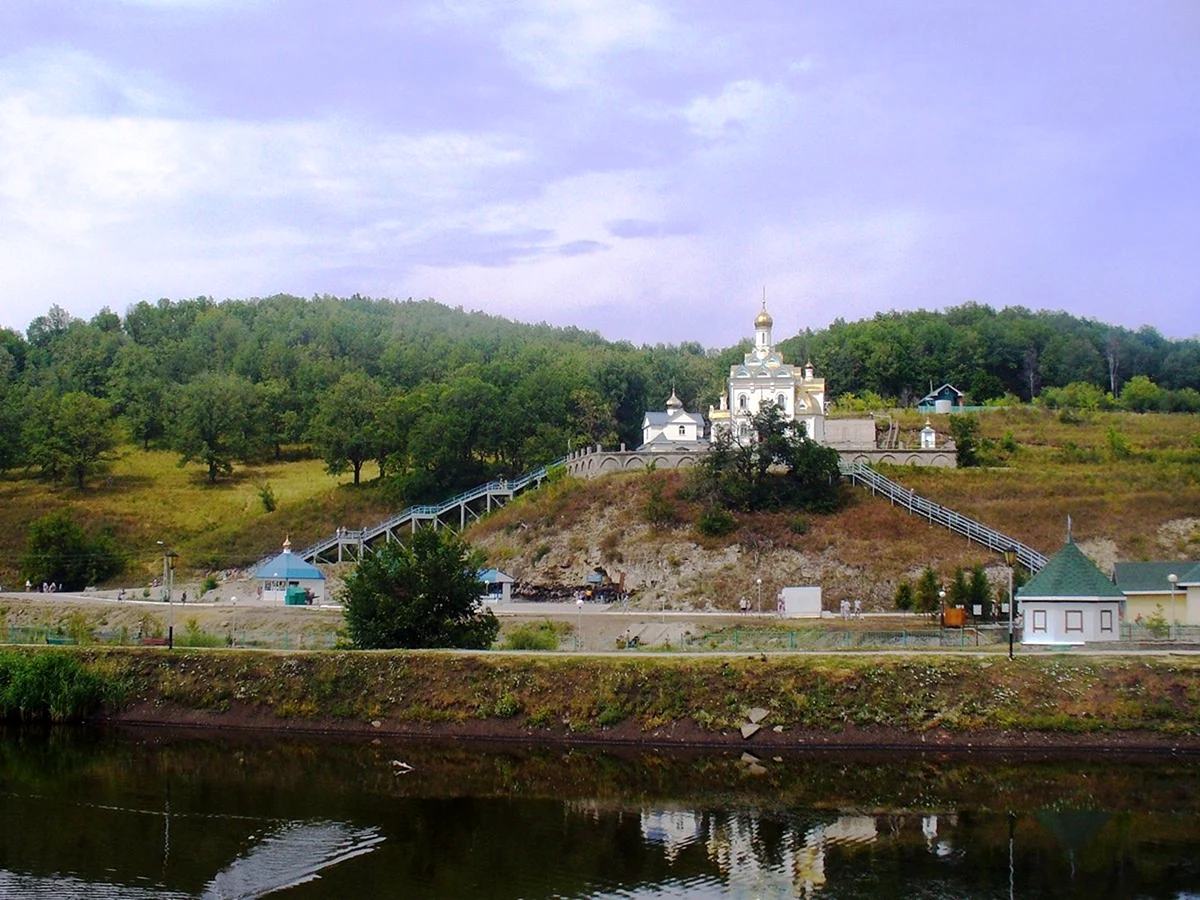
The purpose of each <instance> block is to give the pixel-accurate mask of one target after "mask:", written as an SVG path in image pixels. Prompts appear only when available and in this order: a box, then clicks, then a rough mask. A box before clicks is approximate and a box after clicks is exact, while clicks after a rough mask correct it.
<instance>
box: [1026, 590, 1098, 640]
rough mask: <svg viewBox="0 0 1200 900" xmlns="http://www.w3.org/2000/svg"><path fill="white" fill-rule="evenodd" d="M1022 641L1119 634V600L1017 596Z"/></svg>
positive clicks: (1095, 637) (1093, 638)
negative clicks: (1020, 617) (1028, 597)
mask: <svg viewBox="0 0 1200 900" xmlns="http://www.w3.org/2000/svg"><path fill="white" fill-rule="evenodd" d="M1017 603H1018V609H1020V611H1021V616H1022V619H1023V624H1022V628H1021V643H1022V644H1082V643H1085V642H1087V641H1116V640H1120V638H1121V625H1120V622H1121V610H1120V606H1121V603H1120V601H1119V600H1086V599H1080V600H1026V599H1022V598H1020V597H1018V598H1017Z"/></svg>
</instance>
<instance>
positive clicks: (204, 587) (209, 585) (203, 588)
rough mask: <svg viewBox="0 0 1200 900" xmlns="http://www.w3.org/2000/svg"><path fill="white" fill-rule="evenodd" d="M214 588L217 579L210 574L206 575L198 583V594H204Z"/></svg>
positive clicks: (215, 587)
mask: <svg viewBox="0 0 1200 900" xmlns="http://www.w3.org/2000/svg"><path fill="white" fill-rule="evenodd" d="M216 589H217V579H216V578H214V577H213V576H212V575H206V576H205V577H204V581H203V582H202V583H201V584H200V595H201V596H204V595H205V594H207V593H208V592H209V591H215V590H216Z"/></svg>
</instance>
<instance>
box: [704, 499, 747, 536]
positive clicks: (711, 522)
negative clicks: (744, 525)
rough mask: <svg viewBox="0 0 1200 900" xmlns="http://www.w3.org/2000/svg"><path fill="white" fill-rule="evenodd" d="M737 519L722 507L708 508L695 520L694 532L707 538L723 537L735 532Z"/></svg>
mask: <svg viewBox="0 0 1200 900" xmlns="http://www.w3.org/2000/svg"><path fill="white" fill-rule="evenodd" d="M737 527H738V526H737V519H735V518H734V517H733V513H731V512H730V511H729V510H727V509H725V507H723V506H710V507H709V508H708V509H706V510H705V511H704V512H702V513H701V514H700V518H699V519H697V520H696V530H697V531H699V532H700V533H701V534H705V535H708V536H709V537H724V536H725V535H727V534H732V533H733V532H734V531H736V530H737Z"/></svg>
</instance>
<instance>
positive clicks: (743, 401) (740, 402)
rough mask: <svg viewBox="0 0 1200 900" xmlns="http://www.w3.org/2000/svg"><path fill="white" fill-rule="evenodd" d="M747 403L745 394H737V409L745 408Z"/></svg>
mask: <svg viewBox="0 0 1200 900" xmlns="http://www.w3.org/2000/svg"><path fill="white" fill-rule="evenodd" d="M746 404H747V400H746V395H745V394H738V409H745V408H746Z"/></svg>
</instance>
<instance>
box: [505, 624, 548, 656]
mask: <svg viewBox="0 0 1200 900" xmlns="http://www.w3.org/2000/svg"><path fill="white" fill-rule="evenodd" d="M503 649H505V650H557V649H558V629H556V628H555V627H554V623H553V622H539V623H538V624H536V625H518V626H517V627H516V628H514V629H513V630H512V631H510V632H509V633H508V634H507V635H505V636H504V645H503Z"/></svg>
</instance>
